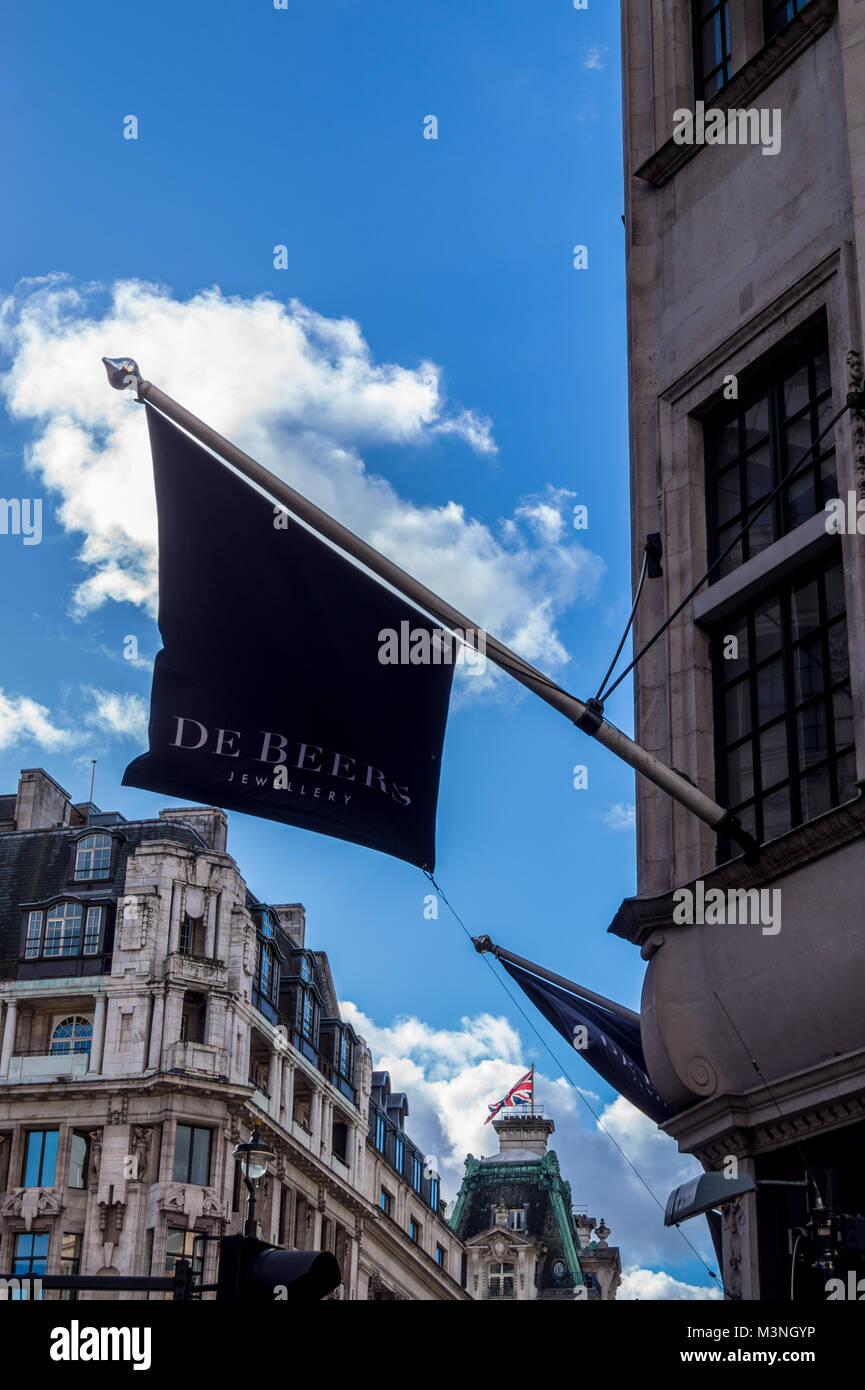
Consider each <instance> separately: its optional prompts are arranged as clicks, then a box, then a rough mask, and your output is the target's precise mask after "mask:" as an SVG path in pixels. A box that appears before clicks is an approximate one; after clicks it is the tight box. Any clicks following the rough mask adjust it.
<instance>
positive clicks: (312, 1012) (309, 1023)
mask: <svg viewBox="0 0 865 1390" xmlns="http://www.w3.org/2000/svg"><path fill="white" fill-rule="evenodd" d="M300 1010H301V1012H300V1027H301V1032H302V1033H303V1036H304V1037H305V1038H308V1040H309V1041H310V1042H311V1043H312V1045H313V1047H316V1046H317V1044H318V1015H319V1008H318V1004H317V1003H316V1002H315V998H314V996H313V993H312V990H310V989H303V990H301V1006H300Z"/></svg>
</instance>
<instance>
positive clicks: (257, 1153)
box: [234, 1120, 276, 1236]
mask: <svg viewBox="0 0 865 1390" xmlns="http://www.w3.org/2000/svg"><path fill="white" fill-rule="evenodd" d="M260 1130H261V1120H253V1122H252V1138H251V1139H250V1140H249V1142H248V1143H246V1144H238V1145H237V1147H236V1149H235V1150H234V1157H235V1158H236V1159H240V1165H241V1171H242V1172H243V1181H244V1182H245V1183H246V1190H247V1192H248V1193H249V1209H248V1211H247V1215H246V1222H245V1223H244V1227H243V1234H244V1235H245V1236H254V1235H255V1234H256V1223H255V1188H256V1185H257V1184H258V1183H259V1182H260V1181H261V1179H262V1178H263V1177H264V1175H265V1173H266V1172H267V1165H268V1163H270V1162H271V1160H272V1159H274V1158H276V1154H275V1153H274V1151H273V1149H268V1148H266V1147H265V1145H264V1144H263V1143H262V1142H261V1133H260Z"/></svg>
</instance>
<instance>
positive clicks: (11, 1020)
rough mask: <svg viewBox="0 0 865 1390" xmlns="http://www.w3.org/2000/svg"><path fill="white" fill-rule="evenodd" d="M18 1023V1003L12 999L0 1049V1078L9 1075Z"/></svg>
mask: <svg viewBox="0 0 865 1390" xmlns="http://www.w3.org/2000/svg"><path fill="white" fill-rule="evenodd" d="M17 1022H18V1001H17V999H10V1000H9V1003H8V1005H7V1006H6V1023H5V1026H4V1028H3V1046H2V1049H0V1076H7V1075H8V1074H9V1059H10V1058H11V1056H12V1049H13V1047H14V1046H15V1028H16V1026H17Z"/></svg>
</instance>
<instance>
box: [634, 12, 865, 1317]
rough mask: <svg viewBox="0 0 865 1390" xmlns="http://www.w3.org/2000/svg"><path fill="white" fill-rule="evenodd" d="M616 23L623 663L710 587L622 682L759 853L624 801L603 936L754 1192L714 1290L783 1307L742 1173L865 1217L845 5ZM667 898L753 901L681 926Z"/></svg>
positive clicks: (781, 1223) (681, 1087)
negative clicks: (651, 549)
mask: <svg viewBox="0 0 865 1390" xmlns="http://www.w3.org/2000/svg"><path fill="white" fill-rule="evenodd" d="M622 16H623V71H624V112H625V175H626V198H627V212H626V218H625V221H626V228H627V261H628V309H629V391H630V421H631V501H632V519H633V571H634V576H635V579H636V576H637V574H638V573H639V570H640V566H641V563H642V557H643V553H644V548H645V546H646V541H647V538H648V537H651V536H658V537H659V538H660V542H661V545H662V548H663V559H662V568H663V575H662V576H661V577H660V578H652V579H649V580H648V581H647V582H646V586H645V590H644V594H643V598H642V600H641V603H640V608H639V612H638V616H637V624H636V631H635V644H636V647H637V650H639V649H640V648H641V646H642V645H643V644H644V643H645V642H646V641H647V640H648V639H649V638H650V637H651V636H652V635H653V634H654V633H655V631H656V630H657V629H658V628H659V626H660V624H661V623H662V622H663V621H664V619H665V617H666V616H667V615H668V614H671V613H672V612H673V611H674V610H675V609H676V608H677V607H678V605H679V604H680V603H682V602H683V600H685V599H686V596H687V595H688V594H689V592H690V591H691V589H692V587H693V586H694V585H695V584H696V583H697V581H698V580H699V579H700V577H701V576H702V575H703V573H704V572H705V571H706V570H707V568H708V567H709V566H710V565H714V566H715V568H714V570H713V572H712V576H711V582H709V583H708V584H706V585H704V587H703V588H702V589H701V590H700V592H699V593H698V595H697V597H696V598H694V599H693V600H692V601H690V602H688V603H687V606H686V607H685V608H684V611H683V613H682V614H681V615H680V616H679V617H678V618H677V619H676V621H675V622H674V623H673V624H672V626H671V627H670V628H669V629H668V630H667V632H666V633H665V634H664V636H663V637H662V638H661V640H659V641H658V642H656V643H655V645H654V646H653V647H652V648H651V650H650V651H649V652H648V653H647V654H646V655H645V657H643V659H642V660H641V661H640V663H639V665H638V666H637V668H636V723H635V728H636V732H635V737H636V738H637V740H638V741H639V742H640V743H642V744H643V745H644V746H645V747H646V748H647V749H649V750H651V751H652V752H653V753H655V754H656V755H657V756H658V757H659V758H661V759H662V760H663V761H664V762H666V763H668V764H670V765H671V766H673V767H676V768H679V769H681V770H682V771H683V772H684V774H685V775H686V776H688V777H689V778H690V779H691V780H692V781H693V782H694V783H695V784H696V785H697V786H699V787H700V788H701V789H702V790H703V791H704V792H706V793H707V794H709V795H710V796H714V797H715V798H716V799H717V800H718V801H719V802H720V803H722V804H723V805H724V806H726V807H728V808H729V809H730V810H731V811H733V812H734V813H735V814H736V815H737V816H739V818H740V819H741V820H742V822H743V823H744V824H745V826H746V827H747V828H748V829H749V830H750V831H751V832H752V833H753V834H754V835H755V836H756V838H757V839H758V840H759V841H760V842H762V843H763V845H764V848H763V851H762V855H761V858H760V862H759V864H757V865H756V866H753V867H752V866H749V865H747V864H746V863H745V862H744V860H743V858H742V856H741V855H737V854H736V853H734V850H735V847H734V846H731V845H729V844H726V843H723V842H721V843H718V842H717V841H716V837H715V836H714V834H713V833H712V832H711V831H710V830H709V829H708V828H707V827H706V826H705V825H703V824H702V823H701V822H700V821H698V820H696V819H695V818H694V817H693V816H692V815H690V814H688V813H687V812H686V811H684V810H682V808H681V807H679V806H678V805H676V804H674V803H673V802H672V801H671V800H670V799H669V798H668V797H667V796H665V795H664V794H663V793H662V792H660V791H658V790H657V789H656V788H655V787H653V786H651V785H649V784H648V783H647V782H643V781H638V786H637V842H638V894H637V896H636V897H634V898H631V899H629V900H627V901H626V902H624V903H623V904H622V905H621V907H620V909H619V912H618V914H617V916H616V918H615V920H614V922H613V924H612V927H611V930H612V931H613V932H615V933H616V934H618V935H619V936H622V937H624V938H626V939H627V940H629V941H631V942H633V944H634V945H635V946H636V947H637V948H638V949H640V950H641V952H642V955H643V958H644V959H645V960H646V961H647V963H648V964H647V969H646V976H645V983H644V989H643V1002H642V1038H643V1048H644V1052H645V1055H646V1059H647V1064H648V1068H649V1071H650V1073H651V1077H652V1081H653V1082H654V1084H655V1086H656V1087H657V1089H658V1090H659V1091H660V1092H661V1094H662V1095H663V1096H664V1097H665V1099H666V1100H667V1101H668V1102H669V1103H670V1104H671V1105H673V1106H674V1107H675V1108H676V1109H677V1111H678V1114H677V1115H676V1117H675V1118H674V1119H672V1120H671V1121H669V1122H668V1123H667V1124H666V1125H665V1126H664V1128H665V1130H666V1131H667V1132H668V1133H669V1134H671V1135H672V1136H673V1137H674V1138H676V1139H677V1140H678V1143H679V1146H680V1148H681V1149H682V1150H683V1151H685V1152H688V1153H692V1154H695V1155H696V1156H697V1157H698V1158H699V1159H700V1160H701V1161H702V1162H703V1164H704V1166H705V1167H706V1168H707V1169H718V1170H720V1169H723V1168H727V1169H728V1170H729V1171H730V1172H732V1171H734V1168H735V1165H733V1164H732V1163H730V1162H729V1160H730V1159H735V1160H736V1161H737V1163H738V1169H739V1172H740V1173H744V1174H747V1175H750V1176H752V1177H754V1178H755V1179H756V1181H757V1183H758V1188H757V1191H756V1192H755V1193H752V1194H750V1195H748V1196H747V1197H743V1198H741V1199H740V1200H739V1201H737V1202H736V1203H735V1204H734V1205H728V1206H726V1208H725V1216H724V1234H723V1258H724V1264H723V1277H724V1282H725V1285H726V1287H727V1289H728V1290H729V1291H730V1293H731V1294H732V1295H733V1296H734V1297H741V1298H745V1299H756V1298H764V1299H781V1298H787V1297H788V1296H789V1290H790V1285H791V1259H790V1248H791V1247H790V1245H789V1244H788V1231H789V1230H790V1229H791V1228H795V1227H797V1226H801V1225H802V1223H803V1222H804V1220H805V1215H806V1211H805V1198H804V1193H803V1192H802V1190H801V1189H800V1190H798V1191H797V1190H796V1189H793V1188H786V1189H784V1188H778V1187H768V1186H767V1187H762V1188H761V1187H760V1186H759V1184H760V1182H761V1180H762V1179H774V1180H776V1181H777V1180H779V1179H780V1180H784V1181H788V1182H790V1181H793V1182H796V1181H801V1180H802V1179H803V1175H804V1169H805V1167H806V1166H813V1167H814V1168H819V1169H823V1170H831V1172H832V1174H833V1178H832V1183H831V1194H830V1195H829V1202H831V1204H832V1205H833V1206H834V1208H835V1210H836V1211H839V1212H848V1213H855V1212H861V1211H863V1210H865V1187H863V1177H862V1173H863V1167H862V1160H863V1150H865V1119H863V1117H865V1025H863V1011H862V997H863V993H865V944H863V943H865V938H863V933H862V891H863V883H865V801H863V796H862V786H863V779H865V536H863V534H862V532H863V530H865V524H863V520H862V516H861V514H860V515H859V516H858V518H857V502H858V506H859V507H861V508H862V509H863V511H865V421H863V417H862V415H861V414H858V415H857V414H855V413H854V414H850V413H847V414H846V415H842V417H841V419H840V420H839V421H838V423H837V424H836V425H835V426H834V427H833V428H832V429H829V430H828V431H827V432H826V433H824V431H826V430H827V426H828V425H829V424H830V423H831V422H832V419H833V417H834V416H835V415H836V414H837V413H838V412H841V411H843V408H844V406H845V404H846V402H847V397H848V392H851V391H852V392H856V391H861V389H862V351H863V339H862V333H863V285H865V82H863V72H865V5H863V4H862V3H861V0H765V3H762V2H761V0H623V4H622ZM715 113H720V114H715ZM809 451H810V452H809ZM794 470H798V471H797V472H796V474H795V476H793V474H794ZM776 490H777V491H776ZM770 497H771V498H772V500H771V502H770V503H769V504H768V505H767V506H766V507H765V508H763V504H764V503H765V502H766V501H767V499H768V498H770ZM834 499H840V500H842V501H843V503H844V512H845V515H846V524H845V526H844V528H843V530H842V533H841V534H837V533H836V531H835V530H834V528H832V527H830V526H828V525H827V519H828V517H829V515H830V512H831V509H830V510H829V511H827V504H828V503H830V502H832V501H833V500H834ZM857 519H858V521H859V525H858V529H857V524H856V523H857ZM749 521H750V522H752V523H753V524H752V525H751V526H750V528H749V529H748V530H747V532H745V534H744V536H743V537H742V538H741V539H738V540H737V539H736V537H737V535H738V534H739V533H740V532H741V531H742V528H743V526H744V525H745V523H746V522H749ZM851 522H852V524H851ZM683 888H686V889H688V890H689V892H690V893H691V894H692V895H693V896H692V899H691V901H695V900H696V897H697V896H698V895H699V894H701V893H703V892H705V893H708V892H709V891H710V890H711V889H720V890H722V891H723V893H724V895H725V898H724V901H725V902H726V903H727V904H729V903H730V901H731V899H730V890H739V889H745V890H752V897H751V899H750V900H749V907H748V908H747V909H746V910H742V908H743V904H744V899H743V898H742V897H741V895H740V896H739V897H738V898H735V899H733V900H732V901H733V902H734V903H735V904H737V913H736V914H734V915H733V916H731V915H730V914H729V911H728V913H727V916H726V917H722V919H721V924H716V923H715V922H712V921H711V919H710V918H709V917H708V916H707V917H706V918H705V920H703V919H701V917H700V916H699V915H698V916H696V917H692V919H691V922H690V923H689V922H688V921H687V918H686V917H683V916H680V917H679V918H678V919H677V918H676V916H675V910H676V907H677V906H678V905H681V904H683V903H684V906H685V908H686V907H687V902H686V900H683V899H682V898H681V897H680V896H679V897H677V900H676V901H675V902H674V897H673V894H674V891H675V892H677V894H678V891H679V890H681V889H683ZM753 890H758V891H759V892H760V893H761V894H764V895H765V897H764V898H763V899H761V900H758V899H756V897H755V896H754V895H753ZM716 901H717V899H716ZM755 901H760V902H761V913H760V915H759V917H757V915H756V913H754V912H753V910H752V909H751V906H750V904H751V903H753V902H755ZM763 903H766V904H770V903H771V905H772V911H771V920H770V914H769V913H766V912H764V911H762V904H763ZM776 908H777V911H776V910H775V909H776ZM737 914H738V915H737ZM752 1059H753V1060H752ZM755 1062H756V1064H757V1068H758V1069H759V1071H755V1065H754V1063H755ZM826 1192H827V1193H830V1187H829V1186H827V1188H826ZM827 1205H828V1203H827ZM800 1287H801V1288H802V1292H803V1293H804V1292H805V1288H804V1286H803V1285H800ZM817 1296H818V1297H819V1296H821V1291H820V1290H818V1291H817Z"/></svg>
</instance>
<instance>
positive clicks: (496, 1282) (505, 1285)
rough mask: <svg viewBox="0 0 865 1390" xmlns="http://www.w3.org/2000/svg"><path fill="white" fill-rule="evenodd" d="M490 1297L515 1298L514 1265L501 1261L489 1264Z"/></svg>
mask: <svg viewBox="0 0 865 1390" xmlns="http://www.w3.org/2000/svg"><path fill="white" fill-rule="evenodd" d="M489 1286H490V1298H513V1296H514V1266H513V1265H512V1264H506V1263H499V1264H491V1265H490V1266H489Z"/></svg>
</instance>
